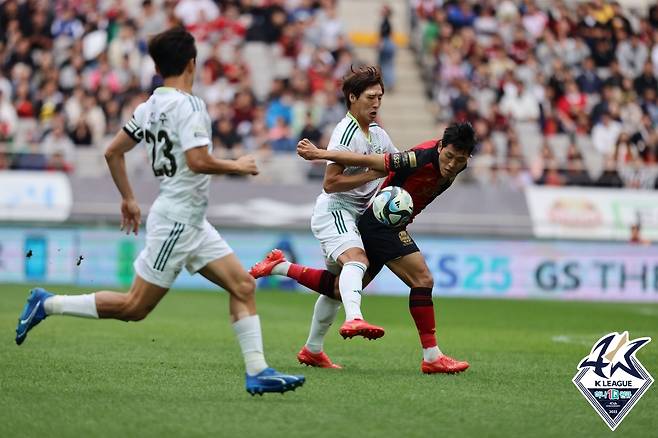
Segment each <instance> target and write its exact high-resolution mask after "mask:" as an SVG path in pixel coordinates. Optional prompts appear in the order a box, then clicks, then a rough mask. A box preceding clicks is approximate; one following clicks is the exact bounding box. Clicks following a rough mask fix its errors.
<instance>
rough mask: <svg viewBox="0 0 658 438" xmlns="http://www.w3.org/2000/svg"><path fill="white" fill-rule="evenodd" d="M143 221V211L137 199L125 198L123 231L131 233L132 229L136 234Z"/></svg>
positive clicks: (122, 210)
mask: <svg viewBox="0 0 658 438" xmlns="http://www.w3.org/2000/svg"><path fill="white" fill-rule="evenodd" d="M141 221H142V212H141V210H140V209H139V205H138V204H137V201H136V200H134V199H124V200H123V201H121V231H125V232H126V234H130V232H131V231H132V232H133V233H135V236H136V235H137V233H138V232H139V224H140V223H141Z"/></svg>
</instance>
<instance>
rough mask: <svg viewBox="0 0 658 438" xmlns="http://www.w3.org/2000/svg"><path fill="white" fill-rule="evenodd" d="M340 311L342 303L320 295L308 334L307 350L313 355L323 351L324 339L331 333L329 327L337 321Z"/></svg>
mask: <svg viewBox="0 0 658 438" xmlns="http://www.w3.org/2000/svg"><path fill="white" fill-rule="evenodd" d="M338 309H340V301H338V300H332V299H331V298H329V297H328V296H326V295H320V296H319V297H318V300H317V301H316V302H315V307H314V308H313V319H311V330H310V331H309V333H308V340H307V341H306V348H308V349H309V350H311V352H313V353H319V352H321V351H322V346H323V345H324V337H325V336H326V335H327V332H328V331H329V327H331V324H332V323H333V322H334V320H335V319H336V314H337V313H338Z"/></svg>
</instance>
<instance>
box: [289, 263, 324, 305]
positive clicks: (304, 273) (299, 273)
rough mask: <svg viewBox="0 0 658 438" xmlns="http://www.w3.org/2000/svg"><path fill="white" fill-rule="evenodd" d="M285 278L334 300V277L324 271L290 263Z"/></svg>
mask: <svg viewBox="0 0 658 438" xmlns="http://www.w3.org/2000/svg"><path fill="white" fill-rule="evenodd" d="M287 276H288V277H290V278H292V279H294V280H297V283H299V284H301V285H302V286H306V287H307V288H309V289H311V290H313V291H315V292H318V293H320V294H322V295H326V296H328V297H330V298H334V281H335V280H336V276H335V275H334V274H332V273H331V272H329V271H327V270H326V269H313V268H309V267H307V266H302V265H297V264H295V263H291V264H290V268H288V275H287Z"/></svg>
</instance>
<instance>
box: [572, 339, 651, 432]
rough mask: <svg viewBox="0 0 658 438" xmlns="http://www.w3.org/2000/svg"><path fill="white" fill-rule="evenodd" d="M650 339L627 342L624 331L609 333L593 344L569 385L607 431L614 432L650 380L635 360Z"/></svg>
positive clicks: (646, 387) (645, 389) (648, 385)
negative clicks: (591, 408) (584, 399)
mask: <svg viewBox="0 0 658 438" xmlns="http://www.w3.org/2000/svg"><path fill="white" fill-rule="evenodd" d="M650 341H651V338H648V337H645V338H638V339H633V340H629V339H628V332H623V333H621V334H620V333H617V332H612V333H608V334H607V335H605V336H603V337H602V338H601V339H599V340H598V341H596V342H595V343H594V346H593V347H592V350H591V351H590V353H589V355H587V356H585V357H584V358H583V359H582V360H581V361H580V364H579V365H578V370H579V371H578V372H577V373H576V375H575V376H574V378H573V380H572V381H573V383H574V385H576V387H577V388H578V390H579V391H580V392H581V394H583V396H584V397H585V398H586V399H587V401H588V402H589V403H590V404H591V405H592V407H593V408H594V410H595V411H596V412H597V413H598V414H599V416H600V417H601V418H602V419H603V421H605V423H606V424H607V425H608V427H610V429H611V430H615V429H616V428H617V426H619V424H620V423H621V421H622V420H623V419H624V417H626V415H627V414H628V413H629V412H630V411H631V409H633V406H635V404H636V403H637V402H638V401H639V400H640V397H642V395H643V394H644V393H645V392H646V391H647V389H649V387H650V386H651V384H652V383H653V378H652V377H651V375H650V374H649V373H648V372H647V370H646V369H645V368H644V367H643V366H642V364H641V363H640V361H639V360H638V359H637V357H635V354H636V353H637V351H638V350H639V349H640V348H642V347H643V346H644V345H646V344H648V343H649V342H650Z"/></svg>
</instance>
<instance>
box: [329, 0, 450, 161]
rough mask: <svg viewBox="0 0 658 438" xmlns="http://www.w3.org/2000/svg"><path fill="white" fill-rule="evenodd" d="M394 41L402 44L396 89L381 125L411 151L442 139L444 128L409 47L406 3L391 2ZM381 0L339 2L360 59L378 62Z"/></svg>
mask: <svg viewBox="0 0 658 438" xmlns="http://www.w3.org/2000/svg"><path fill="white" fill-rule="evenodd" d="M388 4H389V5H390V6H391V7H392V8H393V18H392V21H393V23H392V26H393V30H394V41H395V42H396V43H397V45H398V50H397V52H396V57H395V74H396V87H395V90H393V91H390V90H389V91H387V92H386V96H385V97H384V104H383V105H382V110H381V114H380V118H381V120H380V122H381V124H382V126H383V127H384V128H385V129H386V131H387V132H388V134H389V135H390V136H391V139H392V140H393V143H395V145H396V146H398V148H400V149H408V148H409V147H411V146H414V145H416V144H418V143H420V142H422V141H425V140H428V139H430V138H436V137H438V136H440V133H441V131H442V128H440V127H439V126H437V124H436V123H435V121H434V111H433V109H432V104H431V102H430V101H429V100H428V99H427V97H426V95H425V87H424V84H423V83H422V80H421V70H420V68H419V67H418V65H417V64H416V61H415V59H414V56H413V53H412V52H411V50H410V49H409V48H408V45H407V43H408V40H409V37H408V22H409V20H408V9H407V8H408V6H407V2H406V1H405V0H391V1H390V2H388ZM382 5H383V3H382V2H381V1H379V0H359V1H358V2H356V1H344V2H340V3H339V11H338V12H339V15H340V17H341V19H342V20H343V22H344V24H345V30H346V31H347V33H348V35H349V36H350V39H351V41H352V44H354V46H355V52H356V56H357V58H358V59H359V60H361V61H363V62H366V63H369V64H375V63H376V62H377V49H376V41H377V39H378V37H377V35H378V33H379V22H380V19H381V14H380V12H381V8H382Z"/></svg>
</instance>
